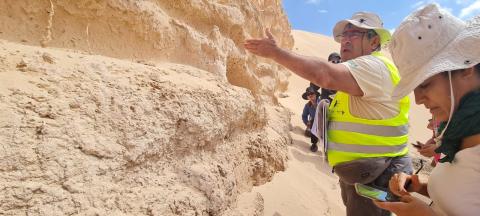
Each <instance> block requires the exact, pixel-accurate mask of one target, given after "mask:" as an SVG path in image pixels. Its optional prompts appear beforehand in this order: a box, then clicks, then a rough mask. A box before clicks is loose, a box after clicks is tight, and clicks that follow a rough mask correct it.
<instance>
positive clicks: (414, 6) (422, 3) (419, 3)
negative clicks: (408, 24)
mask: <svg viewBox="0 0 480 216" xmlns="http://www.w3.org/2000/svg"><path fill="white" fill-rule="evenodd" d="M424 4H425V2H424V1H419V2H417V3H415V4H413V5H411V6H410V7H411V8H418V7H420V6H423V5H424Z"/></svg>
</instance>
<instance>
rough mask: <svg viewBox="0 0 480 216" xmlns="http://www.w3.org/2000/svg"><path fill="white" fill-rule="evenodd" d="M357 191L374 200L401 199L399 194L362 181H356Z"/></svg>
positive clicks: (388, 200)
mask: <svg viewBox="0 0 480 216" xmlns="http://www.w3.org/2000/svg"><path fill="white" fill-rule="evenodd" d="M355 191H356V192H357V194H358V195H360V196H363V197H366V198H369V199H372V200H377V201H380V202H396V201H399V200H400V199H399V198H398V197H397V196H395V195H394V194H392V193H390V192H387V191H383V190H380V189H377V188H373V187H370V186H367V185H364V184H360V183H355Z"/></svg>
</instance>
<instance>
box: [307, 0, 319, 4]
mask: <svg viewBox="0 0 480 216" xmlns="http://www.w3.org/2000/svg"><path fill="white" fill-rule="evenodd" d="M320 1H321V0H307V1H305V3H307V4H319V3H320Z"/></svg>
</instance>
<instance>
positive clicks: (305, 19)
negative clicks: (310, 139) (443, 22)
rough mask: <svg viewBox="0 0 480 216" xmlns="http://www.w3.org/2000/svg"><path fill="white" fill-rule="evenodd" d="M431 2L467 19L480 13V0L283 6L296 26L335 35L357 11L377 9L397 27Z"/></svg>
mask: <svg viewBox="0 0 480 216" xmlns="http://www.w3.org/2000/svg"><path fill="white" fill-rule="evenodd" d="M431 2H436V3H438V4H439V5H440V6H441V7H443V8H445V9H447V10H449V11H450V12H451V13H452V14H453V15H455V16H457V17H460V18H462V19H463V20H468V19H470V18H472V17H473V16H475V15H479V14H480V0H435V1H434V0H424V1H412V0H396V1H395V0H383V1H382V0H283V7H284V9H285V11H286V12H287V15H288V19H289V21H290V24H291V25H292V28H293V29H300V30H305V31H309V32H316V33H321V34H324V35H328V36H331V34H332V29H333V26H334V25H335V23H336V22H337V21H339V20H342V19H346V18H350V17H351V15H352V14H353V13H354V12H356V11H370V12H374V13H376V14H378V15H379V16H380V17H381V18H382V20H383V23H384V26H385V28H387V29H389V30H394V29H395V27H396V26H398V25H399V24H400V22H401V21H402V20H403V19H404V18H405V17H406V16H407V15H408V14H410V13H411V12H413V11H414V10H415V9H416V8H418V7H421V6H422V5H425V4H428V3H431Z"/></svg>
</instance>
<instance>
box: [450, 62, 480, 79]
mask: <svg viewBox="0 0 480 216" xmlns="http://www.w3.org/2000/svg"><path fill="white" fill-rule="evenodd" d="M473 68H474V69H475V71H476V72H477V75H479V76H480V63H478V64H476V65H475V66H473ZM465 69H467V68H465ZM463 70H464V69H458V70H452V75H453V74H455V73H456V72H459V71H463ZM442 74H443V76H448V71H445V72H442Z"/></svg>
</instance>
